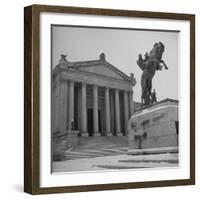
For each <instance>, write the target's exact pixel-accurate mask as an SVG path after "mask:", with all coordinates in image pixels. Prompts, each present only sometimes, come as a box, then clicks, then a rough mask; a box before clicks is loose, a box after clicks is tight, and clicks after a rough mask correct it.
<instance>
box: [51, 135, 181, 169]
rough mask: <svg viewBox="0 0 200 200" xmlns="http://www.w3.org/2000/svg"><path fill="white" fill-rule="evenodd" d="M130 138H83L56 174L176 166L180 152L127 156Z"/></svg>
mask: <svg viewBox="0 0 200 200" xmlns="http://www.w3.org/2000/svg"><path fill="white" fill-rule="evenodd" d="M127 150H128V138H127V137H91V138H81V140H79V145H78V147H76V148H74V149H68V150H67V151H65V153H64V157H63V158H62V160H60V161H56V162H53V172H68V171H92V170H102V169H104V170H115V169H117V170H119V169H135V168H152V167H177V166H178V154H177V153H162V154H154V155H127Z"/></svg>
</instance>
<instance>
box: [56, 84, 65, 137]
mask: <svg viewBox="0 0 200 200" xmlns="http://www.w3.org/2000/svg"><path fill="white" fill-rule="evenodd" d="M59 87H60V88H59V92H58V93H57V95H58V98H59V99H58V100H59V101H57V102H56V103H58V107H56V109H58V111H57V110H56V112H59V116H58V123H59V131H60V132H62V133H65V132H66V131H67V112H68V108H67V95H68V94H67V89H68V82H67V81H61V82H60V86H59ZM56 117H57V116H56Z"/></svg>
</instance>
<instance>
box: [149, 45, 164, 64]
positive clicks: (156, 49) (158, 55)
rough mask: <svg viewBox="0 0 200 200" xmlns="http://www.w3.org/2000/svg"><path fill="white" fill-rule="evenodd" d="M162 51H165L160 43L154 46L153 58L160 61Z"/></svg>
mask: <svg viewBox="0 0 200 200" xmlns="http://www.w3.org/2000/svg"><path fill="white" fill-rule="evenodd" d="M164 50H165V46H164V44H163V43H162V42H158V43H155V44H154V46H153V49H152V52H154V56H155V57H156V58H157V59H159V60H161V58H162V54H163V52H164Z"/></svg>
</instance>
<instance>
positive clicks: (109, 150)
mask: <svg viewBox="0 0 200 200" xmlns="http://www.w3.org/2000/svg"><path fill="white" fill-rule="evenodd" d="M127 151H128V138H127V137H126V136H113V137H88V138H79V139H78V146H77V147H76V148H73V149H68V150H66V151H65V152H64V158H63V159H64V160H74V159H80V158H92V157H101V156H110V155H121V154H126V153H127Z"/></svg>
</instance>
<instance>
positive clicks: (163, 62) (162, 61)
mask: <svg viewBox="0 0 200 200" xmlns="http://www.w3.org/2000/svg"><path fill="white" fill-rule="evenodd" d="M160 63H162V64H163V66H164V67H165V69H168V67H167V65H166V64H165V61H164V60H161V61H160Z"/></svg>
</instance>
